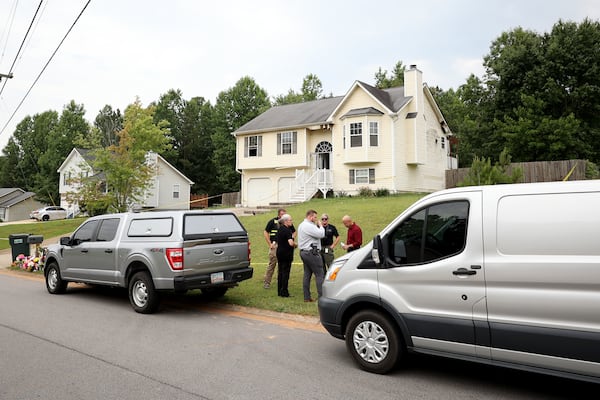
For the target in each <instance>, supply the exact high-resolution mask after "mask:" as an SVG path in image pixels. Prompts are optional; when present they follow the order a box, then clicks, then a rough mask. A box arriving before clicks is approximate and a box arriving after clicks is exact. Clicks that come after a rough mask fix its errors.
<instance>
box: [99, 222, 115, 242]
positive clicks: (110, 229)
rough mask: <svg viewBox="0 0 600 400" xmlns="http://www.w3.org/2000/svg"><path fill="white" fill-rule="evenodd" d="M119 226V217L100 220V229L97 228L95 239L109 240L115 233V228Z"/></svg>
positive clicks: (100, 240)
mask: <svg viewBox="0 0 600 400" xmlns="http://www.w3.org/2000/svg"><path fill="white" fill-rule="evenodd" d="M118 227H119V219H118V218H109V219H105V220H102V223H101V225H100V229H99V230H98V237H97V238H96V240H97V241H98V242H110V241H111V240H113V239H114V238H115V235H116V234H117V228H118Z"/></svg>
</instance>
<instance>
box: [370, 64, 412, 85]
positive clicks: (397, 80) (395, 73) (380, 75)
mask: <svg viewBox="0 0 600 400" xmlns="http://www.w3.org/2000/svg"><path fill="white" fill-rule="evenodd" d="M404 70H405V66H404V65H403V64H402V61H398V62H397V63H396V65H394V68H393V69H392V72H391V74H390V76H388V71H387V70H385V71H384V70H382V69H381V67H379V70H378V71H377V72H376V73H375V87H376V88H379V89H388V88H392V87H396V86H404Z"/></svg>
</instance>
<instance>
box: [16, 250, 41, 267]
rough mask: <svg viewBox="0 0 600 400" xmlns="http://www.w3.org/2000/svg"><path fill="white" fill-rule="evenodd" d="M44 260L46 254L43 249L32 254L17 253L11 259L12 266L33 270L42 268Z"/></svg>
mask: <svg viewBox="0 0 600 400" xmlns="http://www.w3.org/2000/svg"><path fill="white" fill-rule="evenodd" d="M45 261H46V254H45V252H44V251H41V252H37V251H36V254H34V255H32V256H26V255H24V254H19V255H18V256H17V258H16V259H15V260H14V261H13V263H12V266H13V267H17V268H19V269H24V270H25V271H29V272H35V271H41V270H43V269H44V262H45Z"/></svg>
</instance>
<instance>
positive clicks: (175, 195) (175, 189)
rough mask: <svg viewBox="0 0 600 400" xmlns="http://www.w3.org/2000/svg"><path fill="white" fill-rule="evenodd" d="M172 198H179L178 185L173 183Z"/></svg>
mask: <svg viewBox="0 0 600 400" xmlns="http://www.w3.org/2000/svg"><path fill="white" fill-rule="evenodd" d="M173 198H174V199H178V198H179V185H177V184H175V185H173Z"/></svg>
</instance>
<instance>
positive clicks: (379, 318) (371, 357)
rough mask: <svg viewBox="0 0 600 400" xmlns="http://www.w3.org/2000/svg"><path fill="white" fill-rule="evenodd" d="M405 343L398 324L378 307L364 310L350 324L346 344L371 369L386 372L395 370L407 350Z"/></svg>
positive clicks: (361, 362)
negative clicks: (403, 343)
mask: <svg viewBox="0 0 600 400" xmlns="http://www.w3.org/2000/svg"><path fill="white" fill-rule="evenodd" d="M401 343H402V342H401V339H400V337H399V335H398V331H397V330H396V328H395V326H394V324H393V323H392V322H391V321H390V319H389V318H388V317H386V316H385V315H383V314H382V313H380V312H378V311H373V310H364V311H360V312H358V313H357V314H356V315H354V316H353V317H352V318H351V319H350V321H349V322H348V325H347V327H346V348H347V349H348V351H349V352H350V354H352V357H353V358H354V361H355V362H356V363H357V364H358V365H359V366H360V367H361V368H362V369H364V370H365V371H368V372H373V373H376V374H385V373H387V372H389V371H390V370H392V369H393V368H394V367H395V366H396V364H397V363H398V361H399V360H400V358H401V356H402V355H403V354H404V347H403V345H402V344H401Z"/></svg>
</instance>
